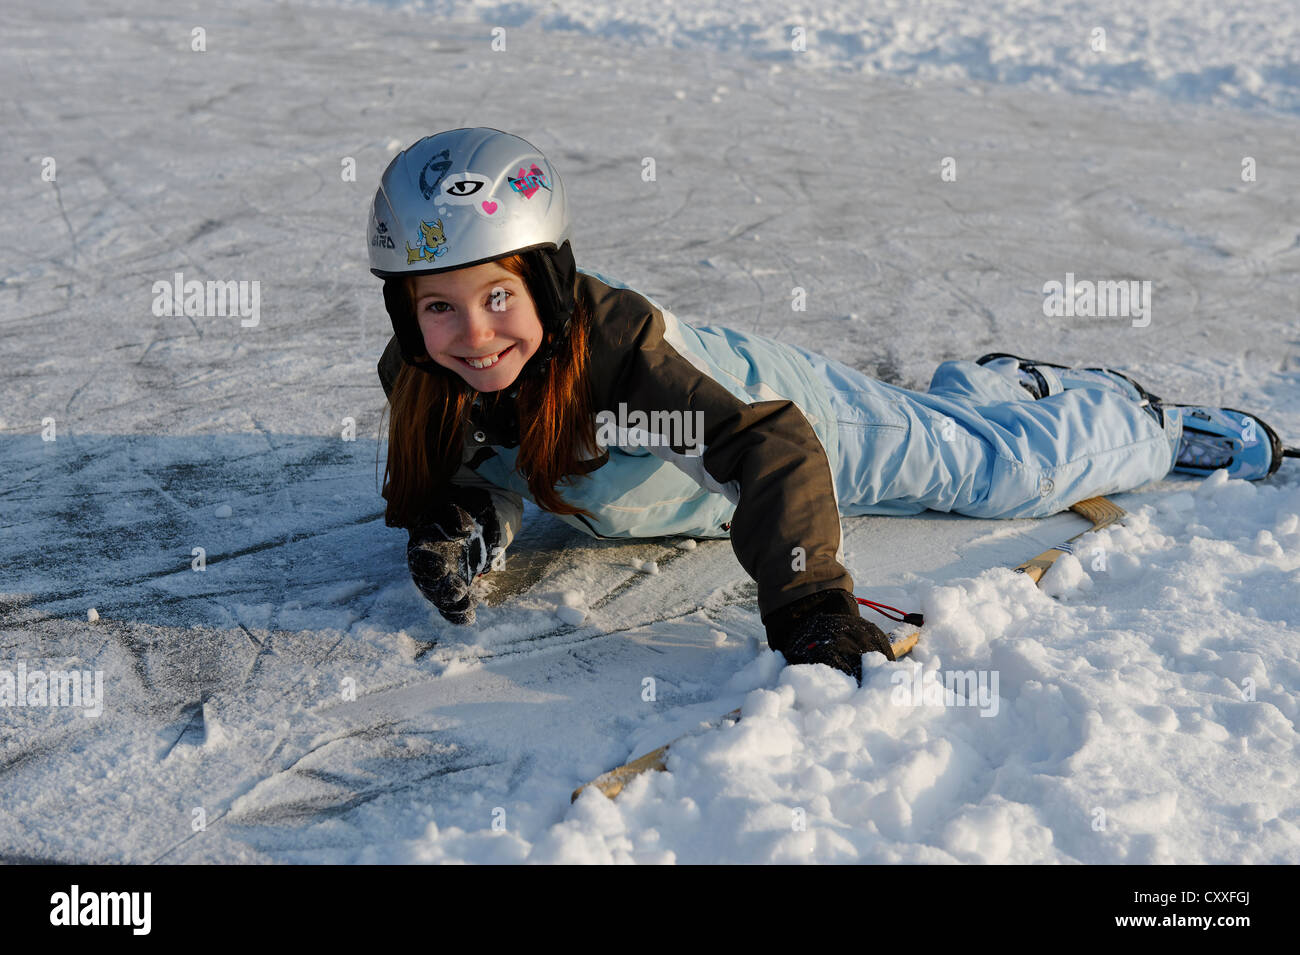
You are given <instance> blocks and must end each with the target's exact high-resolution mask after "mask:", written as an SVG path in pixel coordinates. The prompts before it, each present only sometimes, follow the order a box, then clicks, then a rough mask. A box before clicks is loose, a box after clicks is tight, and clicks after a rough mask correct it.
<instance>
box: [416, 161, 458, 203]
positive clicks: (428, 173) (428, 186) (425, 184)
mask: <svg viewBox="0 0 1300 955" xmlns="http://www.w3.org/2000/svg"><path fill="white" fill-rule="evenodd" d="M450 168H451V153H450V152H448V151H447V150H445V149H444V150H443V151H442V152H440V153H434V154H433V155H432V156H430V157H429V161H428V162H426V163H425V164H424V168H423V169H421V170H420V193H421V194H422V195H423V196H424V198H426V199H432V198H433V194H434V193H435V192H437V191H438V184H439V183H440V182H442V177H443V176H445V175H447V170H448V169H450Z"/></svg>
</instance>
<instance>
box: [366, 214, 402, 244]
mask: <svg viewBox="0 0 1300 955" xmlns="http://www.w3.org/2000/svg"><path fill="white" fill-rule="evenodd" d="M370 244H371V246H373V247H374V248H376V249H395V248H397V246H395V245H393V237H392V236H391V235H389V234H388V223H387V222H384V221H383V220H382V219H381V220H380V221H379V222H376V223H375V232H374V234H373V235H372V236H371V237H370Z"/></svg>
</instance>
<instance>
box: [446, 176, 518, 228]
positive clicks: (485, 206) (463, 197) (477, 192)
mask: <svg viewBox="0 0 1300 955" xmlns="http://www.w3.org/2000/svg"><path fill="white" fill-rule="evenodd" d="M490 188H491V180H489V179H488V177H487V176H483V175H479V174H478V173H476V172H458V173H456V174H455V175H453V176H448V177H447V178H446V179H445V180H443V183H442V192H441V193H439V194H438V202H440V203H443V202H446V203H450V204H451V205H455V206H473V207H474V211H475V212H477V213H478V214H479V215H480V216H482V217H483V218H484V219H495V220H502V219H505V217H506V216H505V210H504V209H502V208H501V204H500V203H499V202H497V201H496V200H495V199H493V198H492V197H491V196H490V195H489V194H488V192H489V190H490Z"/></svg>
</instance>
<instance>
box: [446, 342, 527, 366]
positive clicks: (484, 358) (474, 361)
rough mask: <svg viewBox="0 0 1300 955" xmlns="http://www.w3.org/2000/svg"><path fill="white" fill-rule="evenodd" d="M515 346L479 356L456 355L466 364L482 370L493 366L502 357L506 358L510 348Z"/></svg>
mask: <svg viewBox="0 0 1300 955" xmlns="http://www.w3.org/2000/svg"><path fill="white" fill-rule="evenodd" d="M514 347H515V346H514V345H510V346H508V347H506V348H503V349H502V350H501V351H499V352H497V353H496V354H495V355H479V356H478V357H475V358H467V357H465V356H464V355H457V356H456V357H457V358H459V359H460V360H461V361H463V362H464V363H465V364H467V365H469V367H471V368H474V369H476V370H478V371H482V370H483V369H485V368H491V367H492V366H493V365H495V364H496V363H497V362H499V361H500V360H501V359H502V358H504V357H505V356H506V355H507V354H509V352H510V349H511V348H514Z"/></svg>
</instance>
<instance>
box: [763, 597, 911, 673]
mask: <svg viewBox="0 0 1300 955" xmlns="http://www.w3.org/2000/svg"><path fill="white" fill-rule="evenodd" d="M763 623H764V625H765V626H766V627H767V642H768V644H769V645H770V646H771V647H772V649H773V650H780V651H781V653H782V654H784V655H785V659H786V663H789V664H796V663H825V664H826V665H827V666H830V667H834V668H835V669H837V670H842V671H843V672H845V673H847V674H849V675H850V676H851V677H853V678H854V679H855V680H857V681H858V682H859V683H861V682H862V654H864V653H869V652H876V653H881V654H884V656H885V658H886V659H887V660H892V659H894V650H893V648H892V647H891V646H890V645H889V637H888V636H886V634H885V632H884V631H883V630H881V629H880V628H879V627H877V626H876V625H875V624H874V623H872V622H871V621H869V620H864V619H862V615H861V614H860V613H859V612H858V604H857V601H855V600H854V599H853V595H852V594H850V593H849V592H848V591H847V590H839V589H833V590H824V591H821V592H820V593H816V594H811V595H810V596H808V597H804V598H803V599H802V600H796V601H795V602H794V603H792V604H789V605H787V606H785V607H781V608H780V609H779V610H777V611H775V612H774V613H772V614H770V615H769V616H768V617H767V618H766V619H764V621H763Z"/></svg>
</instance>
